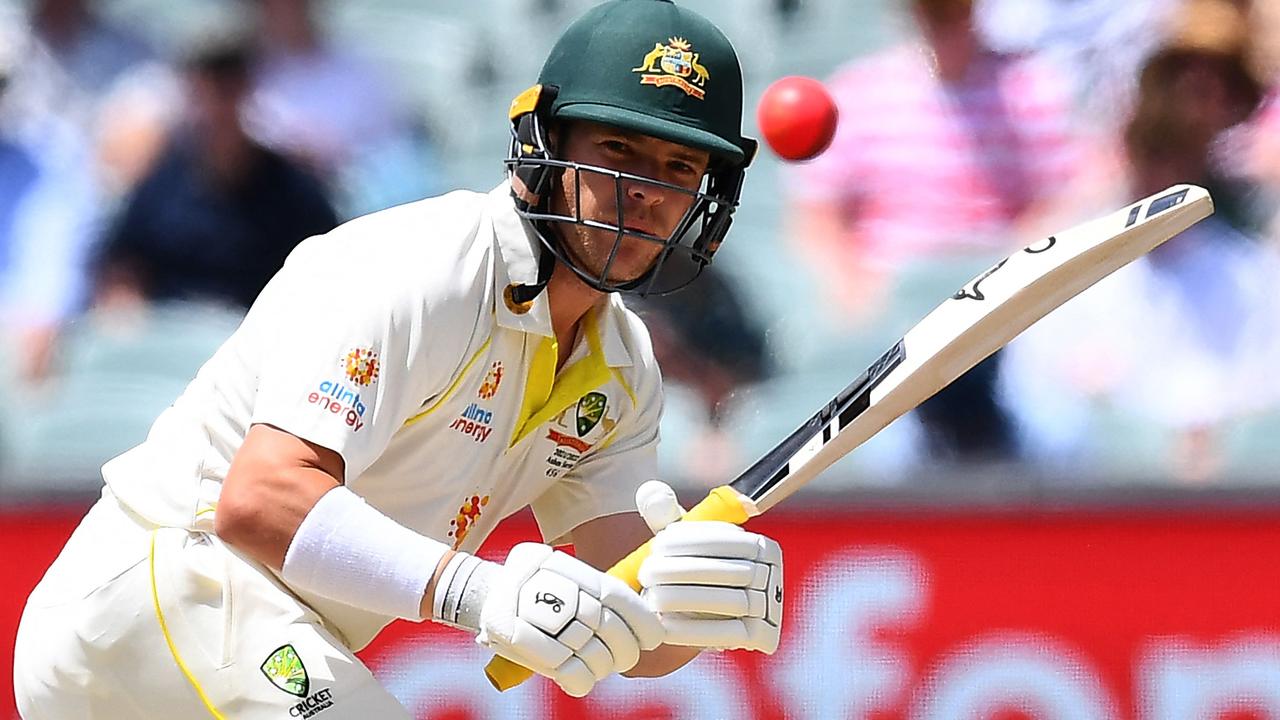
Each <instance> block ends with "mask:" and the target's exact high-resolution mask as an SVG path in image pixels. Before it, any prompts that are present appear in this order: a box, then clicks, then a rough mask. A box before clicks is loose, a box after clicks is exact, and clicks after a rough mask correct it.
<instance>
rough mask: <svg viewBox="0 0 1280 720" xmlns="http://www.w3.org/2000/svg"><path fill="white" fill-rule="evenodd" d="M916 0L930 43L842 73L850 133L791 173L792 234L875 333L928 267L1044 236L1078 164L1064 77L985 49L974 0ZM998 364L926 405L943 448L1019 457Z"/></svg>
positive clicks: (843, 110) (840, 97)
mask: <svg viewBox="0 0 1280 720" xmlns="http://www.w3.org/2000/svg"><path fill="white" fill-rule="evenodd" d="M908 4H909V7H910V10H911V12H912V14H913V17H914V18H915V20H916V23H917V25H918V27H919V31H920V37H919V40H918V41H910V42H907V43H905V44H902V45H899V46H896V47H892V48H890V49H888V50H886V51H883V52H881V53H879V54H876V55H874V56H872V57H869V58H866V59H862V60H859V61H855V62H853V63H851V64H850V65H848V66H846V67H844V68H842V69H840V70H839V71H838V72H837V73H836V74H835V75H834V76H833V77H832V78H831V79H830V81H829V87H830V89H831V91H832V93H833V94H834V95H835V98H836V102H837V104H838V106H839V109H840V123H839V127H838V129H837V131H836V136H835V140H834V141H833V144H832V146H831V148H830V149H828V150H827V151H826V152H825V153H824V154H823V155H821V156H819V157H818V158H817V159H815V160H814V161H812V162H811V163H808V164H807V165H803V166H800V167H799V168H798V170H797V171H796V172H795V173H794V177H793V182H792V183H791V193H792V195H791V198H790V208H789V215H790V217H789V224H790V226H791V230H790V232H788V236H789V237H792V238H796V239H797V241H798V242H799V243H800V247H799V251H800V253H801V255H802V256H803V257H805V258H807V260H808V261H809V263H810V266H811V268H812V270H813V273H814V275H815V276H816V278H817V279H818V281H819V284H820V285H821V287H822V288H823V290H824V292H825V294H826V296H827V298H828V299H829V301H830V302H829V307H828V308H827V309H828V311H829V312H834V313H835V314H836V316H837V318H839V319H840V320H841V321H844V322H846V323H849V322H852V323H854V324H861V325H862V326H863V327H866V326H867V325H868V324H869V323H870V322H872V321H873V320H874V319H875V318H876V317H877V315H878V314H879V313H881V312H883V308H884V303H885V302H896V299H892V295H891V293H892V292H893V291H894V285H895V281H896V280H897V277H898V276H899V275H900V274H901V273H902V272H903V271H905V270H909V269H910V268H911V267H912V266H913V265H914V264H916V263H920V262H925V263H934V264H936V263H937V262H938V261H940V260H942V261H945V260H948V259H956V260H967V261H968V262H970V263H972V260H973V258H975V257H977V258H983V257H986V258H994V257H998V256H1002V255H1005V254H1007V252H1008V251H1010V250H1011V249H1013V248H1014V247H1015V246H1017V245H1020V244H1022V243H1023V242H1026V241H1028V240H1029V239H1030V237H1029V236H1030V235H1038V234H1040V232H1042V231H1043V230H1044V229H1045V228H1044V227H1043V226H1044V225H1047V224H1048V223H1047V222H1046V220H1045V217H1046V215H1047V213H1048V212H1049V211H1050V209H1053V208H1055V205H1056V203H1057V201H1058V200H1059V197H1060V194H1061V192H1062V190H1063V188H1064V187H1065V186H1066V185H1067V183H1068V182H1069V181H1070V180H1071V179H1072V175H1073V172H1074V163H1075V152H1076V148H1075V145H1074V142H1073V140H1072V135H1071V122H1070V103H1069V99H1068V97H1067V96H1066V95H1065V94H1064V87H1063V86H1064V83H1063V81H1062V78H1061V77H1060V76H1059V75H1058V74H1056V73H1055V72H1054V71H1053V70H1052V69H1051V68H1050V67H1049V66H1046V65H1043V64H1040V63H1038V62H1035V61H1032V60H1027V59H1023V58H1019V57H1012V56H1006V55H1002V54H1000V53H997V52H995V51H993V50H991V49H989V48H987V47H985V46H984V44H983V41H982V39H981V38H980V36H979V35H978V33H977V31H976V28H975V26H974V17H973V6H972V2H971V1H970V0H911V1H910V2H909V3H908ZM960 281H963V278H961V279H960ZM940 289H941V288H939V290H940ZM847 330H848V327H847V326H846V331H847ZM854 331H855V332H856V331H857V329H856V328H855V329H854ZM992 362H993V361H988V362H987V363H984V364H982V365H979V366H978V367H977V368H975V369H974V370H973V371H971V372H970V373H968V374H967V375H965V376H964V377H962V378H961V379H960V380H958V381H957V382H956V383H955V384H953V385H952V387H950V388H948V389H947V390H945V391H944V392H943V393H941V394H939V395H938V396H937V397H936V398H935V399H934V400H932V401H930V402H929V403H926V404H925V405H924V406H922V407H921V409H920V415H921V419H922V420H924V422H925V423H926V425H927V427H928V429H929V433H928V436H929V442H930V444H931V447H930V450H931V451H932V452H933V453H934V454H935V455H936V456H939V457H961V458H974V457H990V456H995V457H1001V456H1007V455H1009V454H1011V453H1012V452H1013V451H1014V448H1013V446H1012V444H1011V441H1012V435H1011V432H1010V429H1009V427H1008V424H1007V419H1006V418H1005V416H1004V413H1003V411H1002V410H1001V408H1000V407H999V406H998V405H997V403H996V401H995V399H994V397H993V395H994V393H993V389H992V384H993V382H994V376H995V366H994V365H993V364H992Z"/></svg>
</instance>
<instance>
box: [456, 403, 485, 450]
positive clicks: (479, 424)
mask: <svg viewBox="0 0 1280 720" xmlns="http://www.w3.org/2000/svg"><path fill="white" fill-rule="evenodd" d="M449 429H450V430H457V431H458V432H460V433H462V434H463V435H466V436H467V437H469V438H471V439H472V440H474V441H475V442H478V443H482V442H484V441H485V440H488V439H489V434H490V433H492V432H493V411H492V410H486V409H484V408H482V407H480V406H479V405H477V404H476V403H471V404H470V405H468V406H467V407H466V409H465V410H463V411H462V414H460V415H459V416H458V417H456V418H454V420H453V422H452V423H450V424H449Z"/></svg>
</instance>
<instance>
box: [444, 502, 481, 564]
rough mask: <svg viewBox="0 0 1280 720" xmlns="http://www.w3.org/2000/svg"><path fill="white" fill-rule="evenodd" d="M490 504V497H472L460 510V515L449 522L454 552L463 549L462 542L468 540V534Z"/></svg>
mask: <svg viewBox="0 0 1280 720" xmlns="http://www.w3.org/2000/svg"><path fill="white" fill-rule="evenodd" d="M488 504H489V496H488V495H484V496H480V495H472V496H471V497H470V498H468V499H467V501H466V502H464V503H462V506H461V507H459V508H458V514H457V515H456V516H454V518H453V519H452V520H450V521H449V527H450V528H452V529H451V530H450V531H449V537H451V538H453V549H454V550H457V549H458V548H460V547H462V541H463V540H465V539H467V533H468V532H470V531H471V528H472V526H474V525H475V524H476V521H477V520H479V519H480V513H482V512H484V506H485V505H488Z"/></svg>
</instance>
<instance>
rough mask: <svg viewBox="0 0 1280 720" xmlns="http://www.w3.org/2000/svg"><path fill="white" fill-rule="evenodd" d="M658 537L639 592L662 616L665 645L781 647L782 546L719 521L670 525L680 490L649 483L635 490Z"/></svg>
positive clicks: (642, 511)
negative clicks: (674, 490)
mask: <svg viewBox="0 0 1280 720" xmlns="http://www.w3.org/2000/svg"><path fill="white" fill-rule="evenodd" d="M636 505H637V507H638V508H639V509H640V514H641V516H643V517H644V518H645V521H646V522H647V523H648V524H649V527H650V529H652V530H653V531H654V533H655V535H654V538H653V540H652V541H651V543H650V554H649V557H648V558H646V559H645V561H644V563H643V564H641V566H640V584H641V585H642V586H643V588H644V589H643V592H642V593H641V595H642V597H644V599H645V601H646V602H647V603H648V604H649V607H650V608H652V609H653V610H654V611H655V612H657V613H658V614H659V617H661V618H662V625H663V627H664V628H666V635H667V636H666V641H665V642H666V643H667V644H668V645H687V646H692V647H702V648H710V649H715V650H737V649H745V650H758V651H760V652H763V653H773V652H774V651H775V650H777V649H778V639H779V634H780V632H781V629H782V596H783V593H782V548H781V547H780V546H779V545H778V543H777V542H776V541H774V540H773V539H771V538H768V537H765V536H763V535H760V534H757V533H752V532H747V531H746V530H743V529H742V528H740V527H738V526H736V525H733V524H731V523H726V522H718V521H698V520H693V521H681V522H671V521H672V519H673V518H678V517H679V516H680V515H681V514H682V512H683V511H682V510H680V506H679V503H678V502H677V501H676V498H675V493H674V492H672V491H671V488H670V487H668V486H667V485H666V484H664V483H661V482H658V481H656V480H651V481H650V482H648V483H645V484H644V485H643V486H642V487H641V488H640V490H639V491H638V492H637V493H636Z"/></svg>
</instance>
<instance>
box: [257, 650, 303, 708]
mask: <svg viewBox="0 0 1280 720" xmlns="http://www.w3.org/2000/svg"><path fill="white" fill-rule="evenodd" d="M262 674H263V675H266V676H267V679H268V680H270V681H271V684H273V685H275V686H276V687H278V688H280V689H281V690H283V691H285V692H287V693H289V694H290V695H296V696H298V697H306V696H307V691H308V690H309V689H311V681H310V680H309V679H308V678H307V668H306V667H304V666H303V665H302V658H300V657H298V652H297V651H296V650H294V649H293V646H292V645H285V646H283V647H281V648H279V649H278V650H276V651H275V652H273V653H271V657H268V658H267V659H266V660H265V661H263V663H262Z"/></svg>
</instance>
